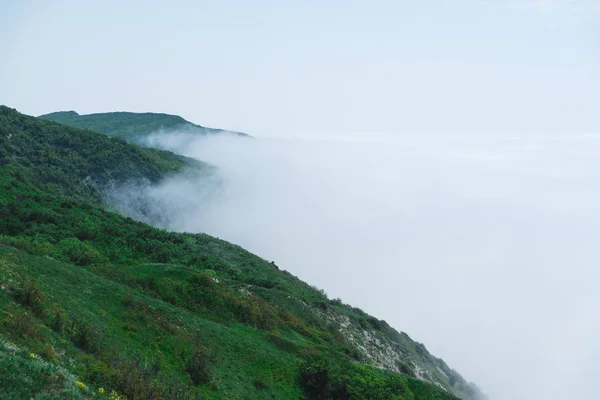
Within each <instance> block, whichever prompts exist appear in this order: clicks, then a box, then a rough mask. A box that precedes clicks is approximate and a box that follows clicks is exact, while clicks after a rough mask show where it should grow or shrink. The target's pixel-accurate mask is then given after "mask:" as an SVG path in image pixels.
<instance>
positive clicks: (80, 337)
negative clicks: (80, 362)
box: [71, 321, 104, 353]
mask: <svg viewBox="0 0 600 400" xmlns="http://www.w3.org/2000/svg"><path fill="white" fill-rule="evenodd" d="M71 341H72V342H73V344H74V345H75V346H77V347H79V348H80V349H81V350H83V351H85V352H86V353H98V352H100V351H101V350H102V348H103V346H104V337H103V335H102V332H101V331H100V330H99V329H98V328H96V327H95V326H93V325H92V324H91V323H90V322H88V321H73V323H72V326H71Z"/></svg>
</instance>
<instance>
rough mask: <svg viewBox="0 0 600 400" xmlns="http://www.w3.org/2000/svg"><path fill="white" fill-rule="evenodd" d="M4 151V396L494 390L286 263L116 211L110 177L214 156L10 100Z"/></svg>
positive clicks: (0, 236)
mask: <svg viewBox="0 0 600 400" xmlns="http://www.w3.org/2000/svg"><path fill="white" fill-rule="evenodd" d="M97 154H98V156H96V155H97ZM100 155H105V156H100ZM0 160H1V161H0V163H1V167H0V187H1V188H2V190H1V191H0V221H1V222H0V288H1V289H2V290H0V307H1V312H0V371H1V372H0V386H1V387H2V388H3V392H2V393H0V398H7V399H8V398H10V399H14V398H33V397H36V396H39V397H36V398H113V399H115V398H121V399H123V398H127V399H150V398H164V399H197V398H206V399H300V398H309V399H382V400H383V399H386V400H387V399H403V400H404V399H406V400H408V399H415V400H416V399H423V400H424V399H454V398H455V397H454V396H455V395H456V396H459V397H462V398H465V399H477V398H480V397H479V396H480V395H479V391H478V390H477V388H476V387H475V386H473V385H472V384H468V383H467V382H466V381H465V380H464V379H463V378H462V377H461V376H460V375H459V374H458V373H456V372H455V371H453V370H451V369H450V368H449V367H448V366H447V365H446V364H445V363H444V362H443V361H442V360H440V359H437V358H435V357H433V356H432V355H431V354H430V353H429V352H428V351H427V350H426V348H425V347H424V346H423V345H422V344H419V343H417V342H414V341H413V340H412V339H411V338H410V337H409V336H408V335H406V334H405V333H398V332H397V331H395V330H394V329H393V328H391V327H390V326H389V325H388V324H387V323H385V321H380V320H378V319H376V318H374V317H372V316H369V315H367V314H365V313H364V312H362V311H361V310H359V309H357V308H353V307H351V306H348V305H346V304H343V303H342V302H341V301H339V300H330V299H328V298H327V296H326V295H325V294H324V293H323V292H322V291H320V290H317V289H316V288H314V287H311V286H309V285H308V284H306V283H304V282H302V281H300V280H299V279H297V278H296V277H294V276H293V275H292V274H290V273H289V272H286V271H283V270H280V268H279V267H278V266H276V265H275V264H273V263H270V262H267V261H265V260H263V259H262V258H260V257H258V256H256V255H253V254H250V253H248V252H247V251H245V250H244V249H242V248H240V247H239V246H235V245H233V244H230V243H227V242H225V241H222V240H219V239H216V238H213V237H211V236H209V235H205V234H187V233H173V232H167V231H165V230H161V229H156V228H153V227H152V226H149V225H146V224H144V223H141V222H137V221H134V220H132V219H130V218H125V217H123V216H120V215H118V214H115V213H112V212H110V211H108V210H107V209H106V208H107V207H108V206H109V204H107V203H106V200H105V199H104V198H103V197H102V193H103V192H102V185H103V184H105V183H106V182H108V181H111V182H115V183H117V184H119V183H121V182H125V181H129V180H131V179H136V180H145V181H148V182H150V184H151V183H152V182H158V181H160V180H161V179H164V178H166V177H168V176H171V175H172V174H176V173H181V172H184V171H186V170H189V169H192V170H194V171H202V170H203V169H205V168H207V167H206V166H205V165H204V164H202V163H199V162H196V161H194V160H190V159H185V158H183V157H179V156H176V155H174V154H171V153H167V152H163V151H158V150H154V149H143V148H141V147H138V146H135V145H130V144H127V143H125V142H124V141H122V140H119V139H116V138H110V137H107V136H104V135H101V134H98V133H93V132H90V131H87V130H80V129H74V128H70V127H66V126H61V125H58V124H56V123H53V122H48V121H42V120H40V119H36V118H33V117H28V116H25V115H22V114H19V113H18V112H16V111H15V110H12V109H10V108H7V107H0ZM377 367H379V368H377ZM398 372H399V373H398ZM44 396H45V397H44Z"/></svg>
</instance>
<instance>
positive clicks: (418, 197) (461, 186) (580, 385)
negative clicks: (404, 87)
mask: <svg viewBox="0 0 600 400" xmlns="http://www.w3.org/2000/svg"><path fill="white" fill-rule="evenodd" d="M144 143H145V144H146V145H149V146H153V147H159V148H163V149H166V150H171V151H174V152H176V153H180V154H183V155H186V156H190V157H194V158H198V159H200V160H202V161H205V162H208V163H209V164H212V165H214V166H215V167H216V168H217V169H216V173H215V175H214V176H213V177H212V178H211V180H210V183H208V182H209V181H207V180H205V179H204V180H199V181H193V180H187V179H180V178H174V179H172V180H169V181H167V182H166V183H165V184H164V185H162V186H159V187H155V188H151V189H150V190H149V191H148V192H147V193H145V194H144V195H145V196H146V195H147V196H148V199H150V204H155V205H156V204H159V205H161V206H160V207H162V210H173V211H172V212H171V211H168V212H166V214H168V215H167V216H166V219H165V220H164V221H167V222H164V225H165V226H166V227H168V228H170V229H174V230H178V231H188V232H206V233H209V234H211V235H215V236H218V237H221V238H223V239H225V240H228V241H231V242H233V243H236V244H239V245H241V246H243V247H245V248H247V249H249V250H250V251H252V252H255V253H256V254H258V255H260V256H261V257H263V258H266V259H269V260H274V261H276V262H277V264H278V265H280V266H281V267H282V268H284V269H287V270H289V271H291V272H292V273H294V274H296V275H298V276H299V277H300V278H301V279H304V280H306V281H308V282H311V283H313V284H315V285H316V286H318V287H321V288H324V289H325V290H326V292H327V293H328V294H329V296H330V297H332V298H334V297H340V298H342V299H343V300H344V301H346V302H348V303H350V304H353V305H355V306H359V307H361V308H363V309H364V310H365V311H367V312H369V313H371V314H373V315H375V316H377V317H378V318H382V319H385V320H386V321H388V322H389V323H390V324H391V325H392V326H394V327H396V328H397V329H401V330H404V331H406V332H408V333H409V334H410V335H411V336H414V337H416V338H418V339H419V340H420V341H422V342H424V343H426V344H427V346H428V349H429V350H431V351H432V352H433V353H434V354H436V355H438V356H440V357H442V358H444V359H445V360H446V361H447V362H448V363H449V364H450V365H451V366H452V367H454V368H456V369H457V370H459V371H461V372H462V373H463V374H464V375H465V376H467V377H468V378H469V379H471V380H473V381H475V382H476V383H477V384H478V385H480V386H481V387H483V388H484V390H485V391H486V392H487V393H488V394H489V395H490V397H491V398H492V399H507V398H509V397H507V396H514V395H515V392H514V390H513V389H514V386H515V385H516V386H517V387H518V388H519V389H518V391H517V393H518V394H519V396H520V397H519V398H522V399H531V398H548V399H554V398H556V399H558V398H561V397H564V396H572V395H573V393H577V394H578V395H580V396H583V397H584V398H592V397H594V395H595V394H597V393H598V391H599V389H598V388H597V387H595V386H594V384H593V383H592V382H593V379H594V376H595V373H594V371H595V370H596V369H597V367H594V366H595V365H598V364H597V363H598V361H599V357H600V346H598V345H597V344H596V341H595V339H594V338H595V337H596V336H597V334H598V333H599V331H600V322H599V321H598V319H597V318H596V317H594V312H593V308H592V307H593V304H598V301H600V295H598V294H596V293H595V290H594V283H593V282H594V281H595V278H597V277H598V275H599V273H598V272H597V271H595V270H594V265H593V260H594V259H595V258H596V254H597V249H596V239H597V234H596V233H595V226H597V224H598V222H600V211H599V210H598V209H597V204H598V202H599V200H600V190H599V189H598V187H599V186H598V183H599V181H600V172H599V171H600V169H599V168H598V167H600V165H599V164H600V162H599V161H597V157H596V155H597V154H598V151H599V150H600V136H598V135H593V134H572V135H558V134H556V135H549V136H548V135H518V134H498V135H472V134H447V135H442V134H439V135H412V134H401V135H395V136H392V135H375V137H369V136H368V135H366V136H356V137H352V138H350V139H348V138H346V139H340V138H295V139H290V138H288V139H269V138H261V139H257V140H248V139H244V138H238V137H233V136H227V135H223V136H218V137H197V136H190V134H189V132H179V133H173V132H170V133H168V134H166V133H164V132H163V133H161V132H157V133H155V134H152V135H149V136H148V137H147V139H146V140H145V142H144ZM124 193H126V191H121V195H123V194H124ZM121 211H122V212H125V213H127V210H126V209H124V210H121ZM306 260H308V261H306ZM534 293H535V294H534ZM482 365H485V368H482ZM556 376H561V377H562V380H556V379H553V377H556ZM507 382H511V383H510V385H509V386H510V388H509V387H508V386H507ZM512 398H514V397H512Z"/></svg>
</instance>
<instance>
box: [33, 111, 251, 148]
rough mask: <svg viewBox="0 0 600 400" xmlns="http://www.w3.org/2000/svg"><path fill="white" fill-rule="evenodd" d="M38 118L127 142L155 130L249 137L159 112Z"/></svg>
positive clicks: (70, 113) (67, 113) (66, 113)
mask: <svg viewBox="0 0 600 400" xmlns="http://www.w3.org/2000/svg"><path fill="white" fill-rule="evenodd" d="M39 118H41V119H44V120H47V121H54V122H58V123H59V124H63V125H68V126H72V127H74V128H81V129H89V130H91V131H95V132H100V133H104V134H105V135H108V136H117V137H120V138H121V139H124V140H126V141H128V142H139V141H140V140H141V139H142V138H143V137H144V136H146V135H148V134H150V133H152V132H156V131H160V130H162V131H175V130H186V131H188V132H193V133H197V134H200V135H218V134H224V133H226V134H233V135H238V136H245V137H250V136H249V135H247V134H245V133H241V132H234V131H227V130H223V129H213V128H207V127H205V126H201V125H196V124H194V123H191V122H189V121H186V120H185V119H183V118H182V117H180V116H178V115H170V114H159V113H132V112H109V113H98V114H86V115H79V114H78V113H76V112H75V111H58V112H53V113H50V114H45V115H40V117H39Z"/></svg>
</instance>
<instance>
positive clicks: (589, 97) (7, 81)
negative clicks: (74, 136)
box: [0, 0, 600, 137]
mask: <svg viewBox="0 0 600 400" xmlns="http://www.w3.org/2000/svg"><path fill="white" fill-rule="evenodd" d="M598 4H599V3H598V2H597V1H595V0H587V1H585V0H570V1H568V0H564V1H559V0H554V1H552V0H537V1H532V0H524V1H516V0H497V1H489V0H488V1H482V0H461V1H444V0H439V1H418V2H408V1H371V2H364V1H338V0H332V1H328V2H321V1H314V0H309V1H303V2H280V1H268V0H265V1H177V0H176V1H173V2H170V3H169V5H168V6H166V5H165V3H164V2H162V1H146V2H143V3H142V2H136V1H131V2H121V1H114V0H107V1H88V2H78V1H64V0H56V1H52V2H49V1H35V0H23V1H10V0H8V1H3V2H2V4H1V5H0V11H1V12H0V34H1V35H2V37H3V38H4V39H3V40H2V41H1V42H0V52H1V53H0V54H2V55H3V60H2V63H0V103H4V104H7V105H9V106H12V107H14V108H17V109H18V110H20V111H22V112H24V113H28V114H33V115H39V114H42V113H48V112H52V111H56V110H64V109H69V110H70V109H73V110H75V111H78V112H80V113H93V112H102V111H115V110H125V111H139V112H141V111H155V112H166V113H173V114H178V115H182V116H183V117H185V118H187V119H188V120H191V121H193V122H195V123H199V124H203V125H206V126H212V127H219V128H225V129H232V130H238V131H243V132H248V133H250V134H252V135H254V136H270V137H281V136H305V135H308V134H311V135H318V136H323V135H338V134H348V133H350V132H354V133H372V132H383V133H398V132H440V131H443V132H448V131H452V132H467V131H468V132H480V133H481V132H489V131H491V132H503V131H510V132H514V131H519V132H521V131H528V132H531V131H535V132H538V133H539V132H547V131H560V132H571V131H573V130H576V131H578V132H585V131H596V130H598V128H599V126H600V122H599V118H598V117H597V112H596V109H595V107H594V106H595V104H598V100H599V97H600V86H599V85H600V83H599V82H598V72H597V71H599V70H600V23H599V19H600V6H598Z"/></svg>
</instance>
